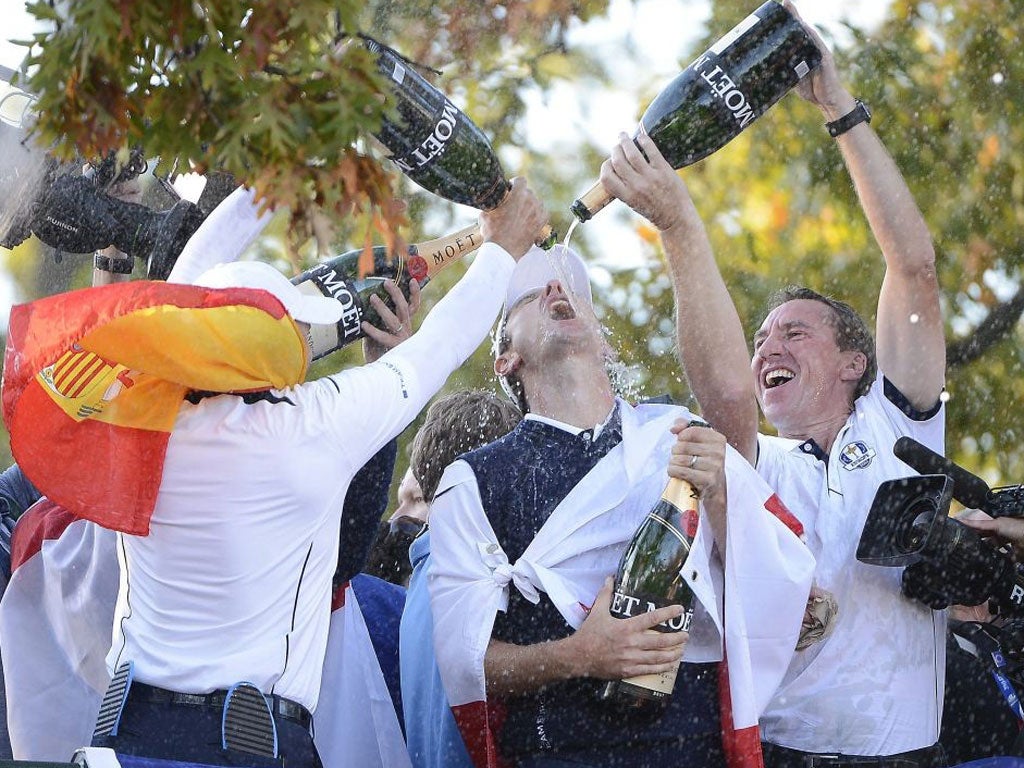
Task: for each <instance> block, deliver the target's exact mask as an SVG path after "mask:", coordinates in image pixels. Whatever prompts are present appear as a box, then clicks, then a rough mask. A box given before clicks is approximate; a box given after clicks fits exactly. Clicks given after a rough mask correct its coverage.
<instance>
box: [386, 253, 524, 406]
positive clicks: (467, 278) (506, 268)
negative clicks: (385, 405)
mask: <svg viewBox="0 0 1024 768" xmlns="http://www.w3.org/2000/svg"><path fill="white" fill-rule="evenodd" d="M514 267H515V261H514V260H513V259H512V257H511V256H509V254H508V253H507V252H506V251H505V250H504V249H503V248H501V247H499V246H497V245H494V244H493V243H484V245H483V247H482V248H481V249H480V251H479V253H478V254H477V256H476V258H474V260H473V263H472V264H471V265H470V267H469V269H468V270H467V271H466V274H465V275H464V276H463V277H462V279H461V280H459V282H458V283H456V284H455V286H454V287H453V288H451V289H450V290H449V291H448V293H447V294H445V296H444V297H443V298H442V299H441V300H440V301H439V302H438V303H437V304H436V305H435V306H434V308H433V309H431V311H430V313H429V314H428V315H427V316H426V318H424V320H423V323H422V324H421V325H420V328H419V330H418V331H416V333H414V334H413V335H412V336H411V337H410V338H408V339H407V340H405V341H403V342H402V343H401V344H399V345H398V346H397V347H395V348H394V349H392V350H390V351H389V352H388V353H387V354H385V355H384V356H383V357H381V359H380V361H378V363H376V364H377V365H379V364H381V363H385V364H389V365H392V366H397V367H399V368H400V369H401V370H402V371H403V372H405V373H407V374H408V376H407V379H408V382H409V388H410V390H411V391H410V392H409V400H410V401H412V402H413V403H421V404H422V403H425V402H426V400H427V399H429V398H430V397H432V396H433V395H434V393H435V392H437V390H439V389H440V388H441V386H442V385H443V384H444V382H445V380H446V379H447V378H448V376H449V375H450V374H451V373H452V371H454V370H455V369H456V368H458V367H459V366H460V365H462V363H464V362H465V361H466V358H468V357H469V356H470V355H471V354H473V352H474V351H475V350H476V348H477V347H478V346H480V342H481V341H483V340H484V339H485V338H486V337H487V334H488V332H489V331H490V329H491V326H492V325H494V321H495V319H496V318H497V316H498V311H499V310H500V309H501V305H502V302H503V301H504V298H505V289H506V287H507V286H508V281H509V277H510V276H511V274H512V269H513V268H514ZM415 407H416V410H417V411H418V410H419V408H420V407H422V405H416V406H415Z"/></svg>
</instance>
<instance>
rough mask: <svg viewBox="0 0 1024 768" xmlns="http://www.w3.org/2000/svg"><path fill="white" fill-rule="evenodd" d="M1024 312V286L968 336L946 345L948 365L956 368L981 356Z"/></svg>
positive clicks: (1008, 330) (1009, 329)
mask: <svg viewBox="0 0 1024 768" xmlns="http://www.w3.org/2000/svg"><path fill="white" fill-rule="evenodd" d="M1022 313H1024V286H1021V287H1020V288H1018V289H1017V293H1015V294H1014V295H1013V297H1012V298H1011V299H1010V300H1009V301H1006V302H1003V303H1002V304H999V305H997V306H996V307H994V308H993V309H992V311H991V312H989V313H988V317H986V318H985V319H984V320H982V321H981V323H979V324H978V327H977V328H975V329H974V332H973V333H971V335H970V336H967V337H966V338H963V339H960V340H959V341H954V342H952V343H950V344H949V345H947V346H946V366H947V367H948V368H956V367H957V366H961V365H966V364H967V363H971V362H973V361H975V360H977V359H978V358H979V357H981V356H982V355H983V354H985V352H986V351H987V350H988V349H989V347H991V346H992V345H993V344H995V343H996V342H998V341H1000V340H1001V339H1002V338H1003V337H1004V336H1006V335H1007V334H1008V333H1009V332H1010V331H1011V330H1012V329H1013V326H1014V325H1016V324H1017V321H1018V320H1020V317H1021V314H1022Z"/></svg>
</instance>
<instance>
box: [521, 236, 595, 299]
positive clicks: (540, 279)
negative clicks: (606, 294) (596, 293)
mask: <svg viewBox="0 0 1024 768" xmlns="http://www.w3.org/2000/svg"><path fill="white" fill-rule="evenodd" d="M552 280H558V281H559V282H560V283H562V288H563V290H565V291H566V292H571V293H572V294H573V295H574V296H575V297H577V298H580V299H583V300H584V301H586V302H587V304H590V305H591V306H593V304H594V297H593V294H592V293H591V290H590V276H589V275H588V274H587V265H586V264H584V262H583V259H582V258H580V255H579V254H578V253H576V251H574V250H572V248H567V247H565V246H564V245H555V246H553V247H552V248H551V249H550V250H546V251H545V250H544V249H542V248H538V247H537V246H533V247H532V248H531V249H530V250H529V251H527V252H526V255H524V256H523V258H521V259H520V260H519V261H518V262H516V266H515V269H514V270H512V277H511V278H510V279H509V283H508V290H507V291H506V292H505V311H504V314H507V313H508V311H509V310H510V309H511V308H512V307H514V306H515V305H516V302H518V301H519V300H520V299H522V298H523V297H524V296H526V295H527V294H529V293H532V292H534V291H539V290H540V289H542V288H543V287H544V286H545V285H547V284H548V283H549V282H551V281H552Z"/></svg>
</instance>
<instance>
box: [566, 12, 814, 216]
mask: <svg viewBox="0 0 1024 768" xmlns="http://www.w3.org/2000/svg"><path fill="white" fill-rule="evenodd" d="M820 63H821V51H820V50H819V49H818V46H817V45H815V43H814V41H813V40H812V39H811V38H810V36H809V35H808V34H807V30H805V29H804V27H803V25H802V24H801V23H800V21H799V20H798V19H796V18H795V17H794V16H793V15H792V14H791V13H790V12H789V11H788V10H786V8H784V7H783V6H782V5H780V4H779V3H777V2H775V0H768V2H766V3H765V4H764V5H762V6H761V7H760V8H758V9H757V10H756V11H754V12H753V13H752V14H750V16H748V17H747V18H746V19H744V20H743V21H741V22H740V23H739V24H737V25H736V26H735V27H734V28H733V29H732V30H731V31H730V32H729V33H728V34H726V35H725V36H724V37H722V38H721V39H720V40H719V41H718V42H716V43H715V44H714V45H712V46H711V47H710V48H709V49H708V50H707V51H705V52H704V53H703V54H702V55H701V56H699V57H698V58H697V59H696V61H694V62H693V63H691V64H690V66H688V67H687V68H686V69H685V70H683V72H682V73H681V74H680V75H678V76H677V77H676V78H675V80H673V81H672V82H671V83H669V84H668V86H666V87H665V88H664V89H663V90H662V91H661V93H659V94H658V96H657V97H656V98H655V99H654V101H653V102H651V105H650V106H649V107H648V108H647V111H646V112H644V114H643V117H641V118H640V125H641V126H642V129H643V130H644V131H646V132H647V134H648V135H649V136H650V137H651V139H653V140H654V143H655V145H657V147H658V150H659V151H660V152H661V153H662V155H664V156H665V159H666V160H667V161H668V162H669V164H670V165H671V166H672V167H673V168H676V169H678V168H683V167H684V166H687V165H691V164H693V163H695V162H697V161H698V160H701V159H703V158H705V157H707V156H708V155H710V154H711V153H712V152H714V151H715V150H717V149H720V148H722V147H723V146H725V145H726V144H727V143H728V142H729V141H731V140H732V139H733V138H735V137H736V136H737V135H739V133H740V132H741V131H742V130H743V129H744V128H746V127H747V126H748V125H750V124H751V123H752V122H754V120H756V119H757V118H758V117H760V116H761V115H762V114H764V113H765V112H766V111H767V110H768V109H769V108H770V107H771V106H772V105H773V104H775V103H776V102H777V101H778V100H779V99H781V98H782V97H783V96H784V95H785V94H786V93H787V92H788V91H789V90H790V89H791V88H793V86H795V85H796V84H797V83H798V82H799V81H800V80H801V78H803V77H804V75H806V74H807V73H808V72H810V71H811V70H812V69H814V68H815V67H817V66H818V65H819V64H820ZM611 200H612V197H611V195H609V194H608V191H607V190H606V189H605V188H604V186H603V185H602V184H601V182H600V181H598V182H597V183H596V184H594V186H592V187H591V188H590V189H589V190H587V192H585V193H584V194H583V195H581V196H580V197H579V198H578V199H577V200H576V201H575V202H574V203H573V204H572V212H573V214H574V215H575V216H576V218H577V219H579V220H580V221H581V222H583V221H587V220H589V219H590V218H591V217H592V216H593V215H594V214H595V213H597V212H598V211H599V210H601V209H602V208H604V207H605V206H606V205H607V204H608V203H609V202H611Z"/></svg>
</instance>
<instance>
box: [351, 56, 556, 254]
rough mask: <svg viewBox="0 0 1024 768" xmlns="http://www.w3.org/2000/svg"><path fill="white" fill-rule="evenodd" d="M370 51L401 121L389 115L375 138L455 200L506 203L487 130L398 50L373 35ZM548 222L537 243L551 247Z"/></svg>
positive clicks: (432, 188)
mask: <svg viewBox="0 0 1024 768" xmlns="http://www.w3.org/2000/svg"><path fill="white" fill-rule="evenodd" d="M363 43H364V44H365V45H366V48H367V50H369V51H370V52H371V53H372V54H374V55H375V56H377V67H378V69H379V70H380V72H381V73H382V74H384V75H385V76H386V77H387V78H388V80H389V81H390V84H391V90H390V92H389V99H390V100H391V101H392V102H393V103H394V105H395V107H396V108H397V110H398V119H397V120H388V119H385V120H384V122H383V123H382V124H381V128H380V131H378V132H377V134H376V136H377V138H378V139H379V140H380V142H381V143H382V144H383V145H384V146H385V147H387V149H388V151H389V152H391V160H392V161H393V162H394V163H395V165H397V166H398V167H399V168H400V169H401V170H402V172H403V173H404V174H405V175H406V176H408V177H409V178H410V179H412V180H413V181H415V182H416V183H417V184H419V185H420V186H421V187H423V188H424V189H426V190H428V191H429V192H433V193H434V194H435V195H438V196H440V197H443V198H445V199H446V200H451V201H452V202H454V203H461V204H462V205H469V206H472V207H474V208H479V209H481V210H484V211H489V210H493V209H495V208H497V207H498V206H499V205H501V203H502V201H503V200H505V197H506V196H507V195H508V193H509V189H510V187H511V183H510V182H509V180H508V179H507V177H506V176H505V172H504V170H503V169H502V167H501V162H500V161H499V160H498V155H497V154H496V153H495V151H494V149H493V148H492V147H491V143H490V142H489V141H488V140H487V137H486V136H485V135H484V132H483V131H481V130H480V128H479V127H478V126H477V125H476V124H475V123H474V122H473V121H472V120H470V119H469V117H468V116H467V115H466V114H465V113H464V112H463V111H462V110H460V109H459V108H458V107H456V106H455V105H454V104H453V103H452V102H451V101H450V100H449V99H448V97H447V96H446V95H445V94H444V93H442V92H441V91H440V90H438V89H437V88H435V87H434V86H433V85H431V84H430V83H429V82H428V81H427V80H426V79H425V78H424V77H423V76H421V75H420V74H419V73H418V72H416V70H415V69H413V68H412V67H411V66H410V64H409V62H408V61H406V60H405V59H404V58H402V57H401V56H400V55H399V54H398V53H396V52H395V51H393V50H391V49H390V48H388V47H387V46H385V45H382V44H381V43H379V42H377V41H376V40H374V39H372V38H370V37H365V36H364V37H363ZM554 240H555V234H554V232H552V231H551V227H550V226H545V227H544V229H543V230H542V231H541V233H540V234H539V235H538V237H537V244H538V245H541V246H542V247H550V246H551V245H552V244H553V243H554Z"/></svg>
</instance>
